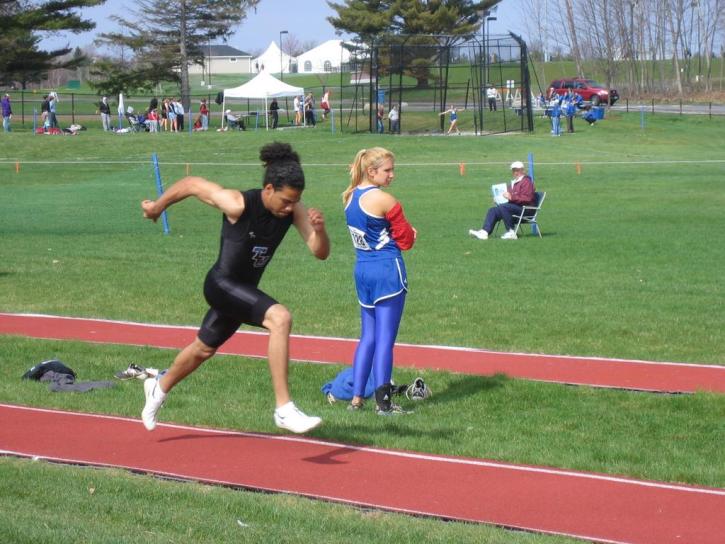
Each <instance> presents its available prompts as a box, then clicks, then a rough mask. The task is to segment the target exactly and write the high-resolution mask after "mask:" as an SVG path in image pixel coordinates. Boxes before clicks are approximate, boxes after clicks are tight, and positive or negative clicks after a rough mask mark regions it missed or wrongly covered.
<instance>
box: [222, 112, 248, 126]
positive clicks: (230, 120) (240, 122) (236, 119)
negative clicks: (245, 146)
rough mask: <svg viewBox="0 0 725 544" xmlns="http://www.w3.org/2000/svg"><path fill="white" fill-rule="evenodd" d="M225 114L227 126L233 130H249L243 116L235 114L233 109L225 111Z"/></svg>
mask: <svg viewBox="0 0 725 544" xmlns="http://www.w3.org/2000/svg"><path fill="white" fill-rule="evenodd" d="M224 116H225V117H226V119H227V127H228V128H230V129H232V130H247V129H246V127H245V126H244V118H242V116H238V115H234V114H233V113H232V110H227V111H226V112H224Z"/></svg>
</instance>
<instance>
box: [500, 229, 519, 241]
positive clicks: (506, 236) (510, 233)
mask: <svg viewBox="0 0 725 544" xmlns="http://www.w3.org/2000/svg"><path fill="white" fill-rule="evenodd" d="M518 239H519V237H518V236H516V231H515V230H509V231H506V233H505V234H504V235H503V236H501V240H518Z"/></svg>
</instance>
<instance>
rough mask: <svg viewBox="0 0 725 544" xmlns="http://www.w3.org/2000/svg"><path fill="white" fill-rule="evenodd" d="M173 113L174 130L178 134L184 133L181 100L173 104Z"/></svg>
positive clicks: (183, 112)
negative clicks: (174, 116) (174, 114)
mask: <svg viewBox="0 0 725 544" xmlns="http://www.w3.org/2000/svg"><path fill="white" fill-rule="evenodd" d="M174 111H175V112H176V129H177V130H178V131H179V132H184V114H185V111H184V105H183V104H182V103H181V100H177V101H176V102H174Z"/></svg>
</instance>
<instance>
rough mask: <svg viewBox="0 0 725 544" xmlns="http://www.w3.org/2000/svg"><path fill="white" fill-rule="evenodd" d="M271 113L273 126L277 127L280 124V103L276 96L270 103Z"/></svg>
mask: <svg viewBox="0 0 725 544" xmlns="http://www.w3.org/2000/svg"><path fill="white" fill-rule="evenodd" d="M269 114H270V115H271V116H272V128H277V125H278V124H279V104H278V103H277V99H276V98H273V99H272V103H271V104H270V105H269Z"/></svg>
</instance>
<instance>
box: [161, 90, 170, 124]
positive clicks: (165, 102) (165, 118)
mask: <svg viewBox="0 0 725 544" xmlns="http://www.w3.org/2000/svg"><path fill="white" fill-rule="evenodd" d="M161 130H163V131H167V130H169V99H168V98H165V97H164V98H163V99H162V100H161Z"/></svg>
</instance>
